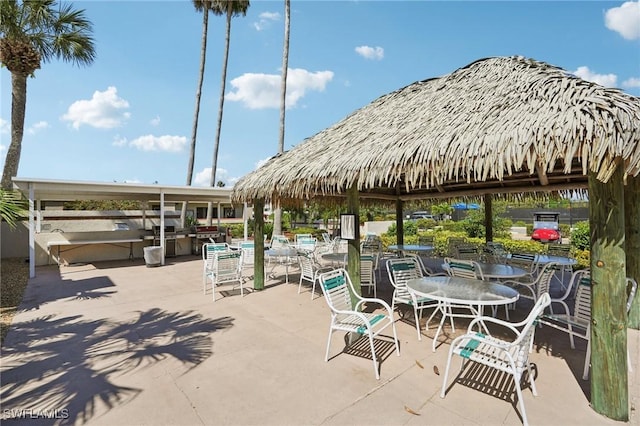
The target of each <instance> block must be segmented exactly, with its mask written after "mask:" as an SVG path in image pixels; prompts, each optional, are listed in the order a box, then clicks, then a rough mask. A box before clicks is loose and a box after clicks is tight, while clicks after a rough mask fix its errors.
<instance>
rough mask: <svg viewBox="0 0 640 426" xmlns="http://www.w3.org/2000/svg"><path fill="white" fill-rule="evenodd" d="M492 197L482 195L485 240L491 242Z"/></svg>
mask: <svg viewBox="0 0 640 426" xmlns="http://www.w3.org/2000/svg"><path fill="white" fill-rule="evenodd" d="M492 201H493V195H491V194H484V226H485V240H486V241H487V242H489V241H493V204H492Z"/></svg>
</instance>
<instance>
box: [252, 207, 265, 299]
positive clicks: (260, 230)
mask: <svg viewBox="0 0 640 426" xmlns="http://www.w3.org/2000/svg"><path fill="white" fill-rule="evenodd" d="M253 218H254V220H255V223H254V228H253V247H254V249H253V289H254V290H263V289H264V200H263V199H258V200H253Z"/></svg>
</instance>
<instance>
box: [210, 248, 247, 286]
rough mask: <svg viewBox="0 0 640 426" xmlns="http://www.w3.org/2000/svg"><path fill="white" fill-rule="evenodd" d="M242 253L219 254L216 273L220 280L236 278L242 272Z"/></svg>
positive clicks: (215, 268) (215, 267)
mask: <svg viewBox="0 0 640 426" xmlns="http://www.w3.org/2000/svg"><path fill="white" fill-rule="evenodd" d="M241 267H242V265H241V263H240V252H237V251H229V252H224V253H219V254H218V255H217V256H216V260H215V262H214V266H213V269H214V273H215V274H216V275H218V280H219V278H221V277H224V276H235V275H237V274H238V272H239V271H240V270H241Z"/></svg>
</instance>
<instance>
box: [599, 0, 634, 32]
mask: <svg viewBox="0 0 640 426" xmlns="http://www.w3.org/2000/svg"><path fill="white" fill-rule="evenodd" d="M604 24H605V26H606V27H607V28H609V29H610V30H612V31H615V32H617V33H619V34H620V35H621V36H622V37H624V38H625V39H627V40H635V39H640V1H628V2H625V3H623V4H622V6H619V7H613V8H611V9H609V10H607V11H606V12H605V15H604Z"/></svg>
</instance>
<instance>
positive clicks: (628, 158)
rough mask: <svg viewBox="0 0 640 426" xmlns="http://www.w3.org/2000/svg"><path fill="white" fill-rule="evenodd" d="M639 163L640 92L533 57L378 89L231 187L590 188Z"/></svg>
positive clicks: (421, 192) (259, 192)
mask: <svg viewBox="0 0 640 426" xmlns="http://www.w3.org/2000/svg"><path fill="white" fill-rule="evenodd" d="M618 166H622V167H624V170H625V174H626V175H632V176H636V175H637V174H638V173H639V172H640V99H639V98H636V97H633V96H631V95H628V94H626V93H624V92H622V91H620V90H617V89H609V88H605V87H602V86H599V85H597V84H594V83H591V82H588V81H585V80H582V79H580V78H578V77H576V76H573V75H571V74H569V73H567V72H566V71H564V70H562V69H560V68H558V67H555V66H552V65H549V64H546V63H543V62H539V61H535V60H532V59H527V58H522V57H497V58H488V59H482V60H478V61H476V62H473V63H471V64H469V65H467V66H466V67H463V68H460V69H458V70H456V71H454V72H453V73H451V74H449V75H445V76H443V77H440V78H433V79H429V80H424V81H419V82H416V83H413V84H411V85H409V86H406V87H404V88H401V89H399V90H397V91H394V92H391V93H389V94H387V95H384V96H381V97H380V98H378V99H376V100H374V101H373V102H371V103H370V104H369V105H366V106H364V107H363V108H361V109H359V110H357V111H355V112H353V113H352V114H351V115H349V116H347V117H346V118H344V119H343V120H341V121H339V122H338V123H336V124H334V125H333V126H331V127H329V128H327V129H325V130H323V131H321V132H319V133H317V134H316V135H314V136H312V137H310V138H308V139H306V140H304V141H303V142H302V143H300V144H298V145H297V146H295V147H294V148H292V149H291V150H289V151H287V152H285V153H283V154H280V155H277V156H275V157H273V158H272V159H270V160H269V161H268V162H267V163H266V164H265V165H263V166H262V167H260V168H259V169H258V170H255V171H253V172H251V173H249V174H247V175H246V176H244V177H243V178H242V179H240V181H239V182H238V183H236V185H235V186H234V189H233V192H232V199H233V200H234V201H251V200H252V199H255V198H264V199H265V200H268V201H271V202H275V203H283V204H288V203H289V202H293V201H294V200H300V199H313V198H318V197H323V198H326V197H328V198H332V197H336V196H338V197H340V196H344V194H345V192H346V190H347V188H350V187H352V185H354V184H355V185H356V186H357V188H358V190H359V192H360V196H361V197H362V198H365V199H366V198H375V199H382V200H396V199H402V200H412V199H421V198H455V197H461V196H476V195H481V194H487V193H494V194H519V193H524V192H552V191H568V190H573V189H578V190H579V189H581V188H585V187H586V186H587V180H588V173H589V171H592V172H594V173H596V174H597V178H598V179H599V180H601V181H603V182H606V181H607V180H608V179H609V178H610V176H611V175H612V173H613V171H614V170H615V169H616V167H618Z"/></svg>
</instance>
